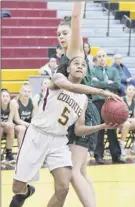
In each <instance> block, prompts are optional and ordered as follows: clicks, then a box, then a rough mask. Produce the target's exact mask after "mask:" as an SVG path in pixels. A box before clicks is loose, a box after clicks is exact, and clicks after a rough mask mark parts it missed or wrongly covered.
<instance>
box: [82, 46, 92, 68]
mask: <svg viewBox="0 0 135 207" xmlns="http://www.w3.org/2000/svg"><path fill="white" fill-rule="evenodd" d="M83 46H84V52H85V55H86V56H87V59H88V63H89V68H92V67H93V65H94V63H93V56H92V55H91V54H90V52H91V48H90V45H89V43H87V42H85V43H84V45H83Z"/></svg>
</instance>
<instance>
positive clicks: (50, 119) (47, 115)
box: [10, 57, 117, 207]
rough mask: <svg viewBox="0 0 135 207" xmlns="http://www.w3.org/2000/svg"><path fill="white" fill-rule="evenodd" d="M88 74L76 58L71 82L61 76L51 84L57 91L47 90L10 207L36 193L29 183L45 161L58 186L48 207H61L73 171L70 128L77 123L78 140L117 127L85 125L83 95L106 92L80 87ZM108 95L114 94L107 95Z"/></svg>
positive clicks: (25, 143)
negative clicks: (69, 142)
mask: <svg viewBox="0 0 135 207" xmlns="http://www.w3.org/2000/svg"><path fill="white" fill-rule="evenodd" d="M86 70H87V65H86V62H85V60H84V59H83V58H82V57H75V58H73V59H72V60H71V61H70V62H69V64H68V68H67V72H68V79H67V78H66V77H65V76H63V75H62V74H59V73H57V74H56V75H54V77H53V78H52V83H53V84H55V86H57V88H58V89H57V90H53V89H48V90H47V93H46V95H45V97H44V99H43V100H42V104H41V103H40V109H39V113H38V114H37V115H36V116H35V118H33V120H32V122H31V124H30V126H29V128H28V129H27V131H26V133H25V136H24V139H23V142H22V146H21V148H20V152H19V154H18V159H17V165H16V171H15V176H14V182H13V192H14V193H15V194H16V195H15V196H14V197H13V198H12V201H11V203H10V207H21V206H23V204H24V202H25V199H27V198H28V197H29V196H31V195H32V194H33V193H34V191H35V188H34V187H33V186H30V185H27V183H28V182H30V181H32V180H34V179H35V178H36V176H37V174H38V171H39V169H40V168H41V166H42V164H43V162H44V160H45V161H46V165H47V166H48V169H49V171H50V172H51V173H52V176H53V178H54V185H55V193H54V195H53V196H52V198H51V200H50V201H49V203H48V205H47V207H62V206H63V205H64V202H65V199H66V195H67V193H68V189H69V182H70V180H71V168H72V160H71V152H70V150H69V147H68V145H67V142H68V139H67V137H66V135H67V129H68V127H69V126H71V125H72V124H74V123H75V133H76V134H77V135H79V136H80V135H81V136H82V135H86V134H90V133H93V132H96V131H98V130H101V129H107V128H110V127H116V126H110V124H109V125H106V124H102V125H97V126H85V125H84V121H85V120H84V119H85V109H86V108H87V97H86V95H84V94H83V93H87V94H89V93H99V92H100V91H101V94H103V90H100V89H95V88H91V87H89V86H85V85H81V84H80V82H81V80H82V79H83V77H84V76H85V74H86ZM53 84H52V85H53ZM109 95H110V96H112V95H113V94H112V93H110V92H108V96H109ZM114 97H117V96H116V95H114Z"/></svg>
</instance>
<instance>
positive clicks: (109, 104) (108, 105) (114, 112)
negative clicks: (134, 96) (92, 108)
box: [101, 99, 129, 124]
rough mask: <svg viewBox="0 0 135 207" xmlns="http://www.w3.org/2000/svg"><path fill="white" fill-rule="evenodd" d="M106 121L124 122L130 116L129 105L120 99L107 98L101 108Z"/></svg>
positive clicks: (113, 122)
mask: <svg viewBox="0 0 135 207" xmlns="http://www.w3.org/2000/svg"><path fill="white" fill-rule="evenodd" d="M101 116H102V118H103V120H104V122H105V123H112V124H123V123H124V122H125V121H126V120H127V119H128V117H129V110H128V107H127V105H126V104H125V103H124V102H123V101H120V100H116V101H115V100H112V99H109V100H107V101H106V102H105V103H104V105H103V107H102V110H101Z"/></svg>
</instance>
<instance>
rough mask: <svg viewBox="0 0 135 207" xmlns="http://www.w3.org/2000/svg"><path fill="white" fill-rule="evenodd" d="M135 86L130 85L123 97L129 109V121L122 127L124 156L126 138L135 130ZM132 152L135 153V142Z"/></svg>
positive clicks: (123, 153) (123, 152)
mask: <svg viewBox="0 0 135 207" xmlns="http://www.w3.org/2000/svg"><path fill="white" fill-rule="evenodd" d="M134 96H135V86H133V85H128V86H127V89H126V96H124V97H123V100H124V101H125V103H126V104H127V106H128V108H129V119H128V120H127V121H126V122H125V123H124V124H123V125H122V128H121V139H120V140H119V142H120V147H121V153H122V155H123V156H125V155H126V151H125V144H126V143H125V141H126V137H127V135H128V133H129V131H130V130H135V99H134ZM131 151H132V152H134V153H135V142H134V143H133V146H132V149H131Z"/></svg>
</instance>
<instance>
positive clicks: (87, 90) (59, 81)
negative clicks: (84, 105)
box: [52, 73, 119, 99]
mask: <svg viewBox="0 0 135 207" xmlns="http://www.w3.org/2000/svg"><path fill="white" fill-rule="evenodd" d="M52 83H53V85H54V86H57V87H58V88H62V89H65V90H67V91H70V92H74V93H80V94H99V95H101V96H104V97H105V98H109V97H110V98H114V99H115V98H116V99H118V98H119V97H118V96H117V95H115V94H113V93H111V92H108V91H104V90H103V89H99V88H94V87H90V86H86V85H83V84H74V83H71V82H70V81H69V80H68V79H67V78H66V77H65V76H64V75H63V74H62V73H56V74H55V75H54V76H53V77H52Z"/></svg>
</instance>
